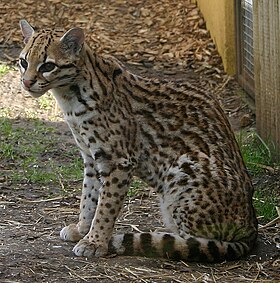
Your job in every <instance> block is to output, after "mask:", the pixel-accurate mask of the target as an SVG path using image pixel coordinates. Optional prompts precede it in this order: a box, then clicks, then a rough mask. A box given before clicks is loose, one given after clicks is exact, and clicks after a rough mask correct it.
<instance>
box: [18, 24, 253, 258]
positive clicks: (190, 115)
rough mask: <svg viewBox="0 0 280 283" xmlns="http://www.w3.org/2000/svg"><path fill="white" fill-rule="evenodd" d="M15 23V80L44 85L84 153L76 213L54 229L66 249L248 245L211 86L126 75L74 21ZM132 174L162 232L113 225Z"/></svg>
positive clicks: (239, 166) (165, 253)
mask: <svg viewBox="0 0 280 283" xmlns="http://www.w3.org/2000/svg"><path fill="white" fill-rule="evenodd" d="M20 27H21V31H22V33H23V36H24V43H25V47H24V48H23V50H22V52H21V54H20V57H19V67H20V72H21V83H22V86H23V88H24V89H25V90H26V91H28V92H29V93H30V94H31V95H32V96H33V97H39V96H41V95H43V94H44V93H46V92H47V91H48V90H51V92H52V94H53V95H54V97H55V98H56V100H57V102H58V104H59V106H60V107H61V109H62V111H63V113H64V116H65V120H66V122H67V123H68V125H69V127H70V129H71V131H72V133H73V136H74V138H75V140H76V143H77V146H78V147H79V149H80V151H81V155H82V157H83V160H84V181H83V188H82V197H81V202H80V215H79V221H78V223H77V224H70V225H69V226H67V227H64V228H63V229H62V230H61V232H60V237H61V238H62V240H65V241H73V242H77V244H76V245H75V247H74V248H73V252H74V254H75V255H77V256H87V257H90V256H105V255H107V254H110V253H114V254H118V255H141V256H148V257H166V258H169V259H174V260H186V261H199V262H205V261H206V262H220V261H223V260H234V259H238V258H240V257H243V256H245V255H246V254H248V253H249V252H250V250H251V249H252V247H253V246H254V243H255V240H256V237H257V220H256V216H255V212H254V208H253V205H252V195H253V187H252V184H251V181H250V178H249V176H248V173H247V171H246V168H245V165H244V162H243V159H242V157H241V154H240V150H239V147H238V144H237V142H236V140H235V136H234V133H233V131H232V129H231V126H230V124H229V122H228V120H227V118H226V116H225V114H224V112H223V110H222V108H221V106H219V103H218V102H217V100H216V98H215V97H214V96H213V95H212V94H210V93H208V92H207V91H204V90H202V89H200V88H199V87H196V86H194V85H192V84H190V83H187V82H186V83H184V86H182V85H180V84H179V83H176V82H171V81H167V80H165V79H157V78H155V79H148V78H145V77H140V76H138V75H135V74H133V73H131V72H130V71H128V70H127V68H126V67H125V66H124V65H123V64H122V63H120V62H119V61H118V60H117V59H115V58H113V57H110V56H101V55H98V54H97V53H96V52H95V51H94V50H91V49H90V47H89V46H88V45H87V44H86V43H85V39H84V38H85V37H84V32H83V30H82V29H80V28H72V29H70V30H68V31H67V32H63V31H62V30H56V29H55V30H52V29H43V30H40V31H37V30H36V29H34V28H33V27H32V26H31V25H30V24H29V23H28V22H27V21H26V20H21V21H20ZM133 176H138V177H139V178H141V179H143V180H144V181H145V182H146V183H147V184H148V185H149V186H151V187H153V189H154V190H155V191H156V193H157V194H158V198H159V201H160V208H161V213H162V217H163V221H164V224H165V227H166V229H168V231H169V232H150V233H126V234H113V228H114V224H115V221H116V218H117V217H118V214H119V212H120V209H121V208H122V205H123V202H124V200H125V197H126V195H127V192H128V188H129V185H130V183H131V179H132V177H133Z"/></svg>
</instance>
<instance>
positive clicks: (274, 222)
mask: <svg viewBox="0 0 280 283" xmlns="http://www.w3.org/2000/svg"><path fill="white" fill-rule="evenodd" d="M277 222H280V216H278V217H276V218H275V219H273V220H271V221H270V222H268V223H266V224H265V225H263V226H261V227H260V228H259V230H263V229H265V228H267V227H269V226H272V225H274V224H276V223H277Z"/></svg>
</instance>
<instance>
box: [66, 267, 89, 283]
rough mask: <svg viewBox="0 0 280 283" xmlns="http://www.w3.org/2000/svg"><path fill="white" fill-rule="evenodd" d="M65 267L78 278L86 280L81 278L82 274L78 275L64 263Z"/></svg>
mask: <svg viewBox="0 0 280 283" xmlns="http://www.w3.org/2000/svg"><path fill="white" fill-rule="evenodd" d="M64 266H65V268H66V269H68V270H69V271H70V274H71V273H72V274H73V275H75V276H76V277H78V278H80V279H81V280H83V281H85V282H88V281H87V280H86V279H85V278H83V277H82V276H80V275H79V274H77V273H76V272H75V271H74V270H73V269H71V268H70V267H68V266H67V265H64Z"/></svg>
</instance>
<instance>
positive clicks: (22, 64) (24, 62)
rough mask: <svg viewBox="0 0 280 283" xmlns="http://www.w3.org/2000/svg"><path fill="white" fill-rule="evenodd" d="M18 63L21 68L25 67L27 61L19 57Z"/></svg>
mask: <svg viewBox="0 0 280 283" xmlns="http://www.w3.org/2000/svg"><path fill="white" fill-rule="evenodd" d="M19 64H20V66H21V67H22V68H23V69H25V70H26V69H27V67H28V63H27V61H26V60H25V59H22V58H20V59H19Z"/></svg>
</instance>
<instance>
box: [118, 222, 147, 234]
mask: <svg viewBox="0 0 280 283" xmlns="http://www.w3.org/2000/svg"><path fill="white" fill-rule="evenodd" d="M116 225H118V226H129V227H131V228H132V229H134V230H136V231H137V232H139V233H143V231H141V230H140V229H138V228H137V226H136V225H133V224H125V223H116Z"/></svg>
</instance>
